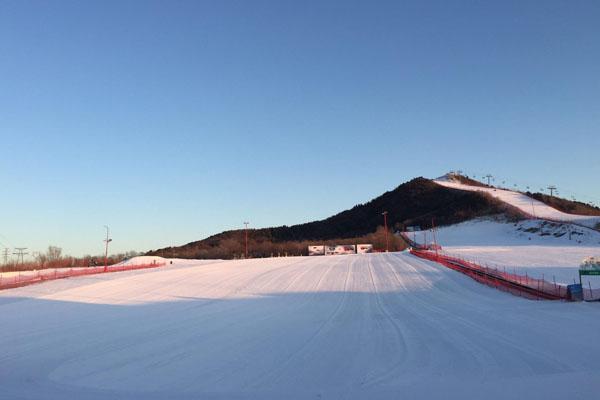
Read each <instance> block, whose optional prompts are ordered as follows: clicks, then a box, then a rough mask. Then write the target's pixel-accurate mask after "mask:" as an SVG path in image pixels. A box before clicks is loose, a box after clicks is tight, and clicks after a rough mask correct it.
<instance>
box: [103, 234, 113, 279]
mask: <svg viewBox="0 0 600 400" xmlns="http://www.w3.org/2000/svg"><path fill="white" fill-rule="evenodd" d="M104 228H106V239H104V242H105V247H104V272H106V271H108V243H109V242H111V241H112V239H110V238H109V237H108V233H109V228H108V226H106V225H104Z"/></svg>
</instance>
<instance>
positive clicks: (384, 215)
mask: <svg viewBox="0 0 600 400" xmlns="http://www.w3.org/2000/svg"><path fill="white" fill-rule="evenodd" d="M381 215H383V226H384V228H385V252H386V253H387V252H389V251H390V242H389V241H388V228H387V215H388V212H387V211H384V212H382V213H381Z"/></svg>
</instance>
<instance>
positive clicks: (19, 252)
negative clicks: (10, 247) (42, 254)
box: [13, 247, 29, 265]
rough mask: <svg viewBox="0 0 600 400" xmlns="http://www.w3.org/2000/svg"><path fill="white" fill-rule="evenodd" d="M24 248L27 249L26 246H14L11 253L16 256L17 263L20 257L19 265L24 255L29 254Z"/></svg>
mask: <svg viewBox="0 0 600 400" xmlns="http://www.w3.org/2000/svg"><path fill="white" fill-rule="evenodd" d="M25 250H27V247H15V252H14V253H13V254H14V255H16V256H17V263H19V259H21V265H23V262H24V261H23V258H24V256H26V255H27V254H29V253H26V252H25Z"/></svg>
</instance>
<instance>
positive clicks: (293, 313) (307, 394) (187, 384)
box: [0, 253, 600, 400]
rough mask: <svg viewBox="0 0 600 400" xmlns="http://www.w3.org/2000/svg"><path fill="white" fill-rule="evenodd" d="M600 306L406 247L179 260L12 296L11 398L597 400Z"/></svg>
mask: <svg viewBox="0 0 600 400" xmlns="http://www.w3.org/2000/svg"><path fill="white" fill-rule="evenodd" d="M599 312H600V309H599V308H598V304H595V303H564V302H548V301H531V300H525V299H522V298H519V297H515V296H511V295H509V294H506V293H504V292H500V291H497V290H495V289H492V288H489V287H487V286H484V285H480V284H478V283H476V282H475V281H473V280H471V279H470V278H468V277H466V276H464V275H462V274H460V273H457V272H455V271H452V270H449V269H447V268H445V267H442V266H439V265H437V264H434V263H431V262H428V261H424V260H421V259H417V258H415V257H413V256H411V255H409V254H407V253H390V254H366V255H351V256H331V257H294V258H292V257H291V258H275V259H256V260H238V261H221V262H195V261H185V262H184V261H180V260H178V261H175V262H174V263H173V264H172V265H167V266H165V267H161V268H156V269H150V270H138V271H130V272H122V273H113V274H101V275H95V276H85V277H80V278H70V279H64V280H57V281H50V282H46V283H43V284H39V285H33V286H28V287H23V288H18V289H11V290H6V291H2V292H0V327H1V329H0V382H1V386H0V398H7V399H51V400H52V399H66V398H72V399H107V398H115V399H367V398H368V399H481V398H485V399H523V398H527V399H559V398H560V399H564V398H570V399H583V398H585V399H593V398H596V397H597V395H598V393H599V391H600V340H598V332H600V317H599Z"/></svg>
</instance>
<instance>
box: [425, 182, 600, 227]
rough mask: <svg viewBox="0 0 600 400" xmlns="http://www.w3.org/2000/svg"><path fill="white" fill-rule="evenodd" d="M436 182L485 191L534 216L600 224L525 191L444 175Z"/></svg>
mask: <svg viewBox="0 0 600 400" xmlns="http://www.w3.org/2000/svg"><path fill="white" fill-rule="evenodd" d="M434 182H435V183H437V184H439V185H442V186H445V187H449V188H453V189H460V190H468V191H475V192H484V193H488V194H490V195H492V196H493V197H496V198H498V199H500V200H502V201H503V202H505V203H508V204H510V205H512V206H513V207H516V208H518V209H520V210H521V211H523V212H525V213H527V214H529V215H532V216H533V217H534V218H541V219H549V220H554V221H563V222H572V223H576V224H579V225H583V226H587V227H590V228H594V227H596V226H597V225H598V224H600V217H594V216H586V215H575V214H567V213H564V212H562V211H558V210H557V209H555V208H552V207H550V206H548V205H546V204H545V203H542V202H541V201H537V200H535V199H533V198H531V197H529V196H527V195H525V194H523V193H520V192H513V191H512V190H504V189H495V188H488V187H479V186H471V185H465V184H463V183H460V182H457V181H455V180H452V178H449V177H447V176H446V177H442V178H438V179H436V180H434Z"/></svg>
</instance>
